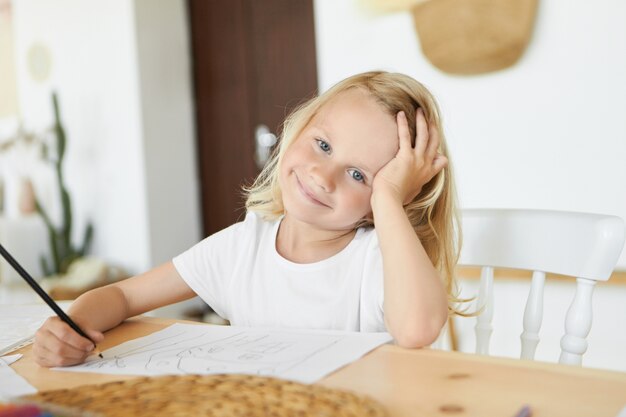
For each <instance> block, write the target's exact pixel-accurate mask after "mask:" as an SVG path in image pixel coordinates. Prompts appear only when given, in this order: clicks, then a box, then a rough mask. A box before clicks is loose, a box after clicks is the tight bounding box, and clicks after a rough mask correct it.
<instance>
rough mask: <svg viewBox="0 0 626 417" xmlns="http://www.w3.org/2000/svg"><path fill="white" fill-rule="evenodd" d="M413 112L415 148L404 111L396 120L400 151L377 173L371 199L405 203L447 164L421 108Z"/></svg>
mask: <svg viewBox="0 0 626 417" xmlns="http://www.w3.org/2000/svg"><path fill="white" fill-rule="evenodd" d="M415 113H416V117H415V118H416V129H415V130H416V138H415V147H413V146H411V134H410V132H409V125H408V121H407V118H406V115H405V114H404V112H402V111H401V112H399V113H398V114H397V117H396V121H397V123H398V137H399V144H400V148H399V150H398V153H397V154H396V156H395V157H394V158H393V159H392V160H391V161H389V162H388V163H387V164H386V165H385V166H384V167H382V168H381V169H380V171H378V173H377V174H376V176H375V177H374V182H373V184H372V199H374V198H375V197H378V196H387V197H390V198H392V199H394V200H395V201H398V202H400V203H401V204H402V205H404V204H408V203H409V202H411V200H413V199H414V198H415V196H417V195H418V194H419V192H420V191H421V190H422V187H423V186H424V185H425V184H426V183H428V182H429V181H430V180H431V179H432V178H433V177H434V176H435V175H437V174H438V173H439V172H440V171H441V170H442V169H444V168H445V167H446V166H447V165H448V159H447V158H446V157H445V156H443V155H441V154H440V153H439V152H438V148H439V134H438V133H437V128H436V127H435V126H432V125H431V126H428V124H427V122H426V118H425V117H424V112H423V111H422V109H421V108H419V109H417V111H416V112H415Z"/></svg>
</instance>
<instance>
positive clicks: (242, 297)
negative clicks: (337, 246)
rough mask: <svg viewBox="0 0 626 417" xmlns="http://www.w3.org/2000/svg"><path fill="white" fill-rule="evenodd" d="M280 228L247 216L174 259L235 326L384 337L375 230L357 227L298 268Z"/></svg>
mask: <svg viewBox="0 0 626 417" xmlns="http://www.w3.org/2000/svg"><path fill="white" fill-rule="evenodd" d="M279 224H280V220H276V221H265V220H263V219H262V218H261V217H260V216H259V215H258V214H256V213H254V212H249V213H248V214H247V215H246V218H245V220H244V221H243V222H240V223H235V224H234V225H232V226H230V227H228V228H226V229H224V230H221V231H219V232H217V233H215V234H213V235H211V236H209V237H207V238H206V239H204V240H203V241H201V242H200V243H198V244H196V245H195V246H193V247H192V248H190V249H189V250H187V251H186V252H184V253H182V254H181V255H178V256H177V257H175V258H174V259H173V262H174V266H175V267H176V270H177V271H178V273H179V274H180V275H181V276H182V278H183V279H184V280H185V282H186V283H187V284H188V285H189V286H190V287H191V289H193V291H194V292H196V294H198V295H199V296H200V297H201V298H202V299H203V300H204V301H205V302H206V303H207V304H208V305H209V306H211V308H213V310H214V311H215V312H216V313H217V314H219V315H220V316H222V317H223V318H225V319H227V320H229V321H230V322H231V324H233V325H239V326H264V327H291V328H309V329H333V330H347V331H362V332H380V331H386V328H385V324H384V320H383V307H382V306H383V266H382V255H381V253H380V249H379V246H378V238H377V237H376V232H375V231H374V229H371V228H370V229H363V228H361V229H358V230H357V233H356V235H355V237H354V238H353V239H352V241H351V242H350V243H349V244H348V245H347V246H346V247H345V248H344V249H343V250H342V251H341V252H339V253H337V254H336V255H333V256H331V257H330V258H327V259H324V260H322V261H319V262H314V263H309V264H298V263H294V262H291V261H289V260H287V259H285V258H283V257H282V256H281V255H280V254H279V253H278V252H277V251H276V233H277V232H278V226H279Z"/></svg>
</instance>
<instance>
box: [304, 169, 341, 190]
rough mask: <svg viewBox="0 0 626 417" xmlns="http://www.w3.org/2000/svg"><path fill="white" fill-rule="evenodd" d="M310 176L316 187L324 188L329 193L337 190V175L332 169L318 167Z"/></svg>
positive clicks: (312, 170)
mask: <svg viewBox="0 0 626 417" xmlns="http://www.w3.org/2000/svg"><path fill="white" fill-rule="evenodd" d="M310 174H311V178H312V179H313V181H314V182H315V185H317V186H318V187H320V188H322V189H323V190H324V191H326V192H327V193H329V192H331V191H333V190H334V189H335V175H336V173H335V172H334V169H333V168H332V167H329V166H319V165H316V166H314V167H312V168H311V171H310Z"/></svg>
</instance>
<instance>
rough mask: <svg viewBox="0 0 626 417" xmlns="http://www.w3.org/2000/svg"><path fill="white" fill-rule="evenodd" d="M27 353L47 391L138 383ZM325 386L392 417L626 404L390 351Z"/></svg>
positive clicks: (555, 377) (622, 382) (615, 379)
mask: <svg viewBox="0 0 626 417" xmlns="http://www.w3.org/2000/svg"><path fill="white" fill-rule="evenodd" d="M174 322H175V321H174V320H165V319H155V318H147V317H142V318H138V319H133V320H129V321H127V322H126V323H124V324H123V325H121V326H119V327H118V328H116V329H113V330H111V331H110V332H108V333H107V334H106V339H105V342H103V343H102V344H101V345H100V346H99V347H100V348H101V349H107V348H109V347H112V346H115V345H117V344H119V343H121V342H123V341H125V340H128V339H132V338H136V337H140V336H144V335H147V334H149V333H152V332H154V331H156V330H159V329H161V328H163V327H165V326H166V325H169V324H172V323H174ZM20 353H23V354H24V357H23V358H22V359H20V360H19V361H17V362H16V363H14V364H13V365H12V367H13V368H14V369H15V370H16V371H17V372H18V373H19V374H21V375H22V376H24V377H25V378H26V379H27V380H28V381H29V382H30V383H31V384H32V385H34V386H35V387H36V388H38V389H39V390H42V391H43V390H51V389H58V388H71V387H76V386H79V385H85V384H95V383H103V382H109V381H114V380H121V379H129V378H133V377H124V376H119V375H99V374H85V373H74V372H62V371H51V370H49V369H45V368H40V367H39V366H37V365H36V364H35V363H34V362H33V357H32V354H31V348H30V347H26V348H24V349H22V350H21V351H20ZM319 384H320V385H324V386H327V387H331V388H339V389H347V390H351V391H354V392H356V393H360V394H367V395H369V396H371V397H373V398H375V399H376V400H378V401H379V402H381V403H382V404H383V405H385V407H387V409H388V410H389V412H390V415H391V416H392V417H404V416H407V417H408V416H459V417H469V416H481V417H482V416H496V417H497V416H503V417H509V416H510V417H513V416H514V415H515V413H516V412H517V410H518V409H519V408H520V407H521V406H522V405H524V404H528V405H530V406H531V407H532V409H533V414H532V415H533V417H557V416H564V417H577V416H581V417H582V416H594V417H603V416H606V417H617V414H618V412H619V410H620V409H621V408H622V407H624V406H626V373H620V372H609V371H600V370H596V369H588V368H580V367H574V366H567V365H558V364H548V363H542V362H530V361H521V360H515V359H500V358H493V357H483V356H476V355H469V354H464V353H457V352H443V351H436V350H430V349H420V350H407V349H402V348H399V347H396V346H391V345H386V346H382V347H380V348H378V349H376V350H375V351H373V352H371V353H370V354H368V355H366V356H365V357H363V358H362V359H360V360H359V361H357V362H354V363H352V364H350V365H348V366H346V367H344V368H343V369H340V370H339V371H337V372H335V373H333V374H331V375H330V376H328V377H326V378H324V379H323V380H321V381H320V382H319Z"/></svg>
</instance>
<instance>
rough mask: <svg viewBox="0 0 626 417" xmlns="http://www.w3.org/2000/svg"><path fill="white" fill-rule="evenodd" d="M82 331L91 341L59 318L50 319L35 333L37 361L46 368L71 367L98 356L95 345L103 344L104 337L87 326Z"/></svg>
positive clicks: (34, 350)
mask: <svg viewBox="0 0 626 417" xmlns="http://www.w3.org/2000/svg"><path fill="white" fill-rule="evenodd" d="M79 325H80V323H79ZM81 329H82V330H83V332H84V333H85V334H86V335H87V336H89V339H88V338H85V337H83V336H81V335H79V334H78V333H77V332H76V331H74V330H73V329H72V328H71V327H70V326H69V325H68V324H67V323H65V322H64V321H63V320H61V319H60V318H59V317H50V318H48V319H47V320H46V321H45V322H44V324H43V325H42V326H41V327H40V328H39V330H37V333H35V341H34V344H33V355H34V356H35V361H36V362H37V363H38V364H39V365H41V366H46V367H52V366H70V365H76V364H79V363H82V362H84V361H85V359H87V357H88V356H90V355H94V354H96V355H97V354H98V351H97V350H96V346H95V345H94V343H99V342H101V341H102V340H103V339H104V335H103V334H102V333H101V332H99V331H96V330H91V329H88V328H86V327H85V326H81ZM90 339H91V340H90Z"/></svg>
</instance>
